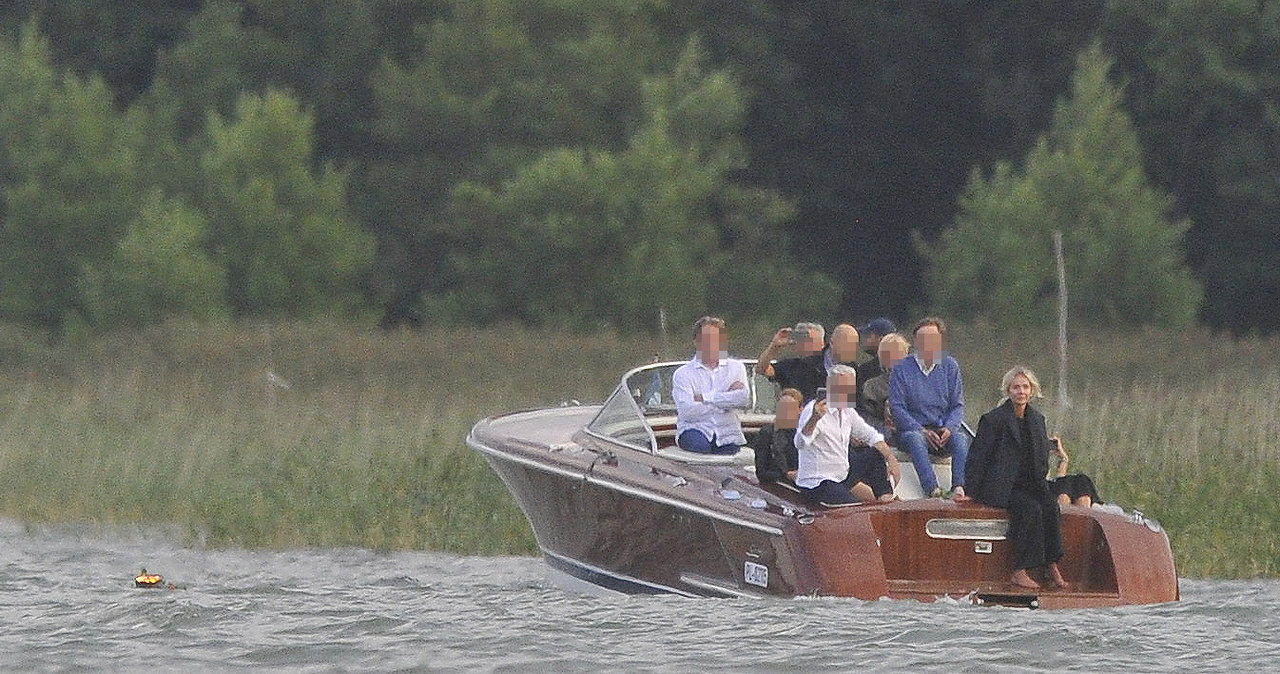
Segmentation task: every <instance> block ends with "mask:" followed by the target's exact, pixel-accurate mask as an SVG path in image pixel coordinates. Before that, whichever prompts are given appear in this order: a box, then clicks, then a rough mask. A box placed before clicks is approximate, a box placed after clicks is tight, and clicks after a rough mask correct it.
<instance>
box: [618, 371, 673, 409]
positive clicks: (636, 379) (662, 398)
mask: <svg viewBox="0 0 1280 674" xmlns="http://www.w3.org/2000/svg"><path fill="white" fill-rule="evenodd" d="M679 367H680V366H679V365H655V366H653V367H650V368H647V369H644V370H640V371H639V372H636V373H634V374H632V375H631V376H630V377H628V378H627V389H628V390H629V391H630V392H631V398H632V399H633V400H635V401H636V406H638V407H639V408H640V411H641V412H642V413H643V414H644V415H645V416H652V415H654V414H675V413H676V400H675V398H674V397H673V396H672V395H671V377H672V375H674V374H675V372H676V370H677V369H679Z"/></svg>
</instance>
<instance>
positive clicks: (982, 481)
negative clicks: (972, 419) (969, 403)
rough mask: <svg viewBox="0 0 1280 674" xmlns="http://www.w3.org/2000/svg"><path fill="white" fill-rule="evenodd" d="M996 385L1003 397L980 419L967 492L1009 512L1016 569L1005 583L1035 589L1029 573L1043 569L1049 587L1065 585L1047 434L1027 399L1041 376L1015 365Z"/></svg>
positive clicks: (1034, 394)
mask: <svg viewBox="0 0 1280 674" xmlns="http://www.w3.org/2000/svg"><path fill="white" fill-rule="evenodd" d="M1000 389H1001V391H1003V392H1004V395H1005V399H1004V401H1003V402H1002V403H1001V404H1000V405H999V406H997V407H996V408H995V409H993V410H991V411H990V412H987V413H986V414H984V415H982V419H981V420H979V421H978V433H977V437H976V438H975V439H974V441H973V451H972V452H970V454H969V465H968V471H969V472H968V477H967V480H968V482H967V484H968V486H969V489H970V496H971V497H972V498H973V499H975V500H977V501H979V502H982V503H985V504H987V505H990V506H995V507H997V508H1005V509H1006V510H1008V511H1009V533H1008V538H1009V541H1010V543H1011V544H1012V546H1013V567H1014V570H1013V575H1012V576H1010V578H1009V582H1011V583H1013V584H1014V585H1017V586H1019V587H1024V588H1028V589H1039V588H1040V587H1041V585H1040V583H1039V582H1038V581H1037V580H1036V579H1034V578H1032V577H1031V573H1030V572H1032V571H1035V570H1037V569H1044V572H1045V576H1046V579H1047V580H1046V582H1047V583H1048V584H1049V585H1050V586H1051V587H1058V588H1067V587H1069V584H1068V583H1067V581H1066V579H1064V578H1063V577H1062V571H1061V570H1060V569H1059V568H1058V560H1060V559H1062V555H1063V547H1062V518H1061V512H1060V510H1059V508H1058V499H1057V496H1056V495H1055V494H1053V493H1051V492H1050V490H1049V485H1048V482H1046V481H1045V479H1044V478H1045V474H1046V473H1047V472H1048V469H1049V451H1050V440H1049V434H1048V432H1047V431H1046V428H1045V420H1044V415H1043V414H1041V413H1040V412H1039V411H1037V410H1036V409H1035V408H1034V407H1032V406H1031V399H1032V398H1035V397H1040V395H1041V394H1040V380H1039V379H1037V378H1036V375H1035V373H1034V372H1032V371H1031V369H1030V368H1027V367H1022V366H1016V367H1013V368H1011V369H1010V370H1009V371H1008V372H1006V373H1005V374H1004V377H1003V379H1001V381H1000ZM1052 444H1053V445H1057V444H1058V443H1057V442H1054V443H1052Z"/></svg>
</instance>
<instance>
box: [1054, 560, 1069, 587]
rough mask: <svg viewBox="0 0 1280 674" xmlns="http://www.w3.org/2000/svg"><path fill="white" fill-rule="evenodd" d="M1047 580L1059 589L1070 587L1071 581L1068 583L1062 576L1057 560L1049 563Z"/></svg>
mask: <svg viewBox="0 0 1280 674" xmlns="http://www.w3.org/2000/svg"><path fill="white" fill-rule="evenodd" d="M1049 582H1050V583H1052V584H1053V587H1056V588H1058V589H1059V590H1070V589H1071V583H1068V582H1067V579H1066V578H1063V577H1062V570H1061V569H1059V568H1058V564H1057V562H1054V563H1053V564H1050V565H1049Z"/></svg>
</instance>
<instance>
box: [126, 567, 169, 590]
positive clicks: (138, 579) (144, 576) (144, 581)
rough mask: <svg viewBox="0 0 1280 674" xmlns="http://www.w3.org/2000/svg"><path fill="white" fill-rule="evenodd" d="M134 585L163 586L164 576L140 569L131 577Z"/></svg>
mask: <svg viewBox="0 0 1280 674" xmlns="http://www.w3.org/2000/svg"><path fill="white" fill-rule="evenodd" d="M133 585H134V587H164V578H161V577H160V574H158V573H147V570H146V569H143V570H142V573H139V574H138V575H137V576H135V577H134V579H133Z"/></svg>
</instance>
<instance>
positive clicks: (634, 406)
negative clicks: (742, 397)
mask: <svg viewBox="0 0 1280 674" xmlns="http://www.w3.org/2000/svg"><path fill="white" fill-rule="evenodd" d="M730 358H731V359H732V360H736V361H738V362H740V363H742V364H743V366H744V367H746V368H747V372H748V379H753V377H752V376H751V372H752V370H753V368H754V367H755V364H756V359H755V358H734V357H733V356H730ZM688 362H689V361H687V360H667V361H656V362H652V363H645V364H644V365H638V366H636V367H633V368H631V369H630V370H627V371H626V372H624V373H623V374H622V376H621V377H620V378H619V379H618V385H617V386H615V387H614V389H613V391H612V392H611V393H609V395H608V397H606V398H605V400H604V402H603V403H602V404H601V405H600V411H598V412H596V415H595V416H594V417H592V418H591V421H588V422H587V424H586V426H585V427H584V428H583V430H585V431H586V432H587V434H588V435H591V436H594V437H596V438H599V439H601V440H606V441H609V442H617V443H621V444H624V445H626V446H628V447H631V448H633V449H636V450H639V451H647V452H649V453H650V454H656V453H657V451H658V437H657V436H656V435H654V432H653V427H652V426H650V425H649V420H648V418H647V417H645V414H644V410H642V409H640V405H639V403H637V402H636V399H635V396H633V395H631V390H630V389H629V388H628V382H629V381H631V378H632V377H634V376H636V375H638V374H641V373H643V372H647V371H649V370H655V369H661V368H672V369H674V368H678V367H680V366H681V365H684V364H685V363H688ZM749 383H750V384H751V408H752V409H755V407H756V405H757V403H758V400H759V393H758V391H757V388H758V387H757V386H756V385H755V382H754V381H750V382H749ZM618 395H622V396H624V397H625V398H626V399H627V405H628V408H629V409H630V411H631V412H632V413H633V414H634V415H635V417H636V419H637V420H639V422H640V424H641V425H643V426H644V431H645V435H647V436H648V439H649V447H648V448H645V447H642V446H640V445H638V444H636V443H634V442H630V441H628V440H624V439H622V438H619V437H617V436H614V435H609V434H607V433H604V432H601V431H600V430H598V429H597V427H596V422H597V421H599V420H600V416H601V415H602V414H604V413H605V411H606V410H608V409H610V406H609V403H610V402H611V401H612V400H613V399H614V397H615V396H618Z"/></svg>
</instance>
